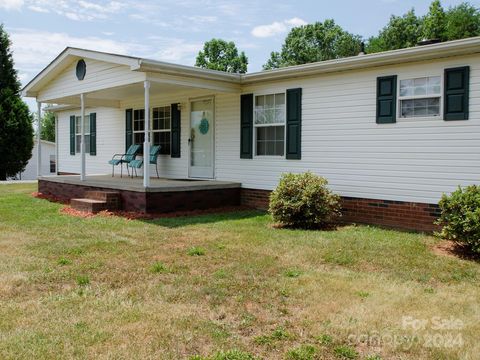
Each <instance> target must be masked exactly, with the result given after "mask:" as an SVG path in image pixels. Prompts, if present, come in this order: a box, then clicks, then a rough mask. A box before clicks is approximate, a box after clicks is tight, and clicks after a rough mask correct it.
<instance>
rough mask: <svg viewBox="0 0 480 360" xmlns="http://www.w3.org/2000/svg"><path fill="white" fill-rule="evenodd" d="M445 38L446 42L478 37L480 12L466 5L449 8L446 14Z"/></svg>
mask: <svg viewBox="0 0 480 360" xmlns="http://www.w3.org/2000/svg"><path fill="white" fill-rule="evenodd" d="M445 17H446V20H445V37H446V38H447V39H448V40H456V39H464V38H468V37H473V36H479V35H480V11H479V10H478V9H477V8H475V7H474V6H472V5H470V4H468V3H462V4H460V5H458V6H454V7H451V8H449V9H448V10H447V12H446V15H445Z"/></svg>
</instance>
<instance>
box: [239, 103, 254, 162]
mask: <svg viewBox="0 0 480 360" xmlns="http://www.w3.org/2000/svg"><path fill="white" fill-rule="evenodd" d="M252 157H253V94H245V95H242V96H241V97H240V158H241V159H251V158H252Z"/></svg>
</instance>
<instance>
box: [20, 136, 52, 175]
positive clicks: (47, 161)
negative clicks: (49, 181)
mask: <svg viewBox="0 0 480 360" xmlns="http://www.w3.org/2000/svg"><path fill="white" fill-rule="evenodd" d="M41 148H42V150H41V157H42V161H41V162H40V164H41V174H42V175H55V174H56V171H57V170H56V156H55V143H53V142H50V141H46V140H42V145H41ZM37 164H38V141H37V140H35V142H34V145H33V150H32V157H31V158H30V160H29V161H28V164H27V166H26V167H25V170H23V171H22V172H21V173H18V174H17V176H16V177H15V179H16V180H35V179H37V175H38V173H37V171H38V170H37Z"/></svg>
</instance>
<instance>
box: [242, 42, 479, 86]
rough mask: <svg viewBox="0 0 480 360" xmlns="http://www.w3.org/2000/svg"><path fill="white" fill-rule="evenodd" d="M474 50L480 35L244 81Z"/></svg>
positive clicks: (254, 76)
mask: <svg viewBox="0 0 480 360" xmlns="http://www.w3.org/2000/svg"><path fill="white" fill-rule="evenodd" d="M475 53H480V37H474V38H468V39H462V40H454V41H449V42H444V43H440V44H431V45H424V46H416V47H412V48H407V49H399V50H391V51H385V52H381V53H374V54H368V55H358V56H352V57H348V58H341V59H334V60H326V61H321V62H316V63H309V64H304V65H295V66H290V67H284V68H280V69H274V70H265V71H259V72H255V73H251V74H246V75H243V76H242V84H252V83H255V82H258V81H271V80H283V79H287V78H294V77H300V76H308V75H314V74H322V73H332V72H341V71H348V70H356V69H362V68H369V67H377V66H387V65H398V64H401V63H408V62H414V61H425V60H433V59H438V58H445V57H451V56H459V55H468V54H475Z"/></svg>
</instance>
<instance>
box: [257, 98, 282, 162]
mask: <svg viewBox="0 0 480 360" xmlns="http://www.w3.org/2000/svg"><path fill="white" fill-rule="evenodd" d="M254 127H255V144H256V146H255V154H256V155H258V156H262V155H276V156H283V155H284V154H285V94H284V93H281V94H270V95H259V96H255V115H254Z"/></svg>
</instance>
